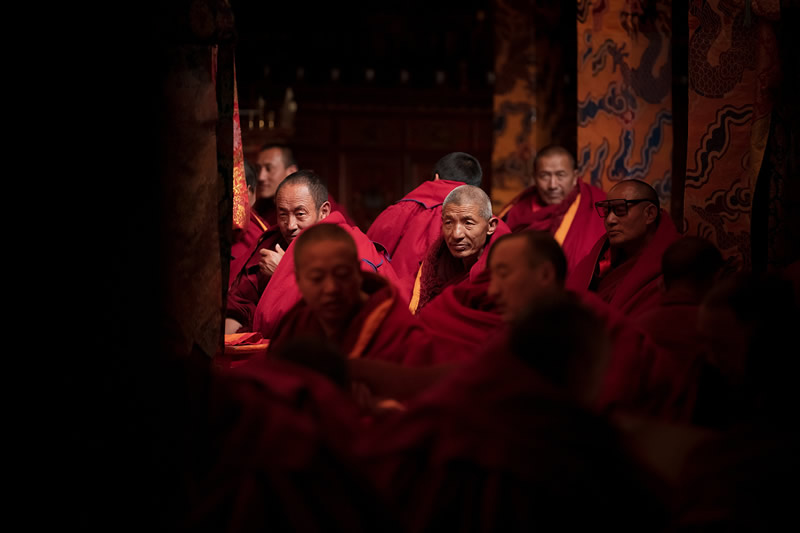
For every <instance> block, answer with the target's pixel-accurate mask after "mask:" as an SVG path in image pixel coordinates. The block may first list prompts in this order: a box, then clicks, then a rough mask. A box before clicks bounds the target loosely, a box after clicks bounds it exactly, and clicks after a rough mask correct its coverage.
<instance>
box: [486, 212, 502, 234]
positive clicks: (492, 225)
mask: <svg viewBox="0 0 800 533" xmlns="http://www.w3.org/2000/svg"><path fill="white" fill-rule="evenodd" d="M499 220H500V219H499V218H497V217H495V216H493V217H492V218H490V219H489V229H487V230H486V235H491V234H493V233H494V232H495V230H497V223H498V222H499Z"/></svg>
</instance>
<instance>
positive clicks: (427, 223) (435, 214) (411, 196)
mask: <svg viewBox="0 0 800 533" xmlns="http://www.w3.org/2000/svg"><path fill="white" fill-rule="evenodd" d="M461 185H464V183H462V182H460V181H451V180H436V181H426V182H425V183H423V184H422V185H420V186H419V187H417V188H416V189H414V190H413V191H411V192H410V193H408V194H407V195H405V196H404V197H403V198H402V199H400V200H398V201H397V202H395V203H394V204H392V205H390V206H389V207H387V208H386V209H384V210H383V212H381V214H379V215H378V217H377V218H376V219H375V221H374V222H373V223H372V225H371V226H370V227H369V230H367V236H368V237H369V238H370V239H372V240H373V241H375V242H377V243H378V244H380V245H381V246H383V247H384V248H386V251H387V252H388V254H389V256H390V257H391V258H392V267H393V268H394V270H395V272H396V273H397V277H398V278H399V279H400V290H401V293H402V294H411V289H412V287H413V286H414V279H415V278H416V276H417V271H418V270H419V264H420V263H421V262H422V260H423V259H424V257H425V254H426V253H427V251H428V249H429V248H430V246H431V244H433V242H434V241H435V240H436V239H437V238H439V236H440V235H441V233H442V203H443V202H444V199H445V197H447V195H448V194H450V192H451V191H452V190H453V189H455V188H456V187H460V186H461Z"/></svg>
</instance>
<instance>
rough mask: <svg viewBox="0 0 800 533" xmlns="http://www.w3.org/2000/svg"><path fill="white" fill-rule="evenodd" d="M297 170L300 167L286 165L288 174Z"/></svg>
mask: <svg viewBox="0 0 800 533" xmlns="http://www.w3.org/2000/svg"><path fill="white" fill-rule="evenodd" d="M298 170H300V169H299V168H297V165H289V166H288V167H286V175H287V176H289V175H290V174H294V173H295V172H297V171H298Z"/></svg>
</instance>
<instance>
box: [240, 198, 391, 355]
mask: <svg viewBox="0 0 800 533" xmlns="http://www.w3.org/2000/svg"><path fill="white" fill-rule="evenodd" d="M320 224H338V225H339V226H341V227H342V228H344V229H345V230H346V231H347V232H348V233H349V234H350V236H351V237H353V240H354V241H355V243H356V247H357V248H358V257H359V258H360V265H361V269H362V270H363V271H365V272H373V273H378V274H380V275H382V276H384V277H385V278H387V279H388V280H389V281H391V282H392V283H394V284H396V283H397V275H396V274H395V273H394V270H393V269H392V265H391V264H390V263H389V261H388V259H387V257H386V256H385V255H384V252H382V251H379V250H378V249H377V248H376V247H375V243H373V242H372V241H371V240H369V238H368V237H367V236H366V235H364V234H363V233H362V232H361V230H359V229H358V228H357V227H354V226H350V225H349V224H347V222H345V219H344V217H343V216H342V214H341V213H338V212H335V213H331V214H330V215H329V216H328V217H327V218H326V219H324V220H322V221H321V222H320ZM300 298H301V295H300V289H298V288H297V281H296V279H295V267H294V241H292V244H290V245H289V247H288V248H287V249H286V253H285V254H284V256H283V258H282V259H281V262H280V263H279V264H278V268H276V269H275V272H274V273H273V274H272V279H271V280H270V287H269V290H265V291H264V293H263V294H262V295H261V299H260V300H259V301H258V305H257V306H256V310H255V314H254V317H253V331H258V332H260V333H261V334H262V335H263V336H264V338H265V339H271V338H272V337H273V336H275V334H276V333H277V328H278V323H279V322H280V321H281V319H282V318H283V316H284V315H285V314H286V313H287V312H289V310H290V309H291V308H292V307H293V306H294V305H295V304H296V303H297V302H299V301H300Z"/></svg>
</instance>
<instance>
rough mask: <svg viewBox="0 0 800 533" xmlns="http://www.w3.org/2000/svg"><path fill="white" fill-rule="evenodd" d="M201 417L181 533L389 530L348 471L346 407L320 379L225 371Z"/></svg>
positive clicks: (278, 371) (292, 369)
mask: <svg viewBox="0 0 800 533" xmlns="http://www.w3.org/2000/svg"><path fill="white" fill-rule="evenodd" d="M208 411H209V424H208V428H207V431H206V435H205V436H204V437H205V438H202V439H200V440H199V443H200V444H201V446H198V447H197V448H201V449H202V450H203V453H201V454H198V459H197V460H196V462H195V464H196V465H197V466H199V468H198V469H197V471H198V473H199V475H196V476H195V482H194V486H193V490H192V491H191V494H190V498H189V499H188V505H187V512H186V513H184V521H183V523H182V524H181V525H182V528H181V529H180V530H181V531H261V530H276V531H378V530H381V531H383V530H384V528H389V530H395V529H394V528H393V526H392V525H391V522H390V521H389V520H388V516H387V514H386V512H385V510H383V508H382V503H381V502H380V501H379V500H377V499H376V497H375V493H374V490H373V489H372V487H371V486H370V485H369V484H368V483H367V482H366V479H365V478H363V477H361V476H360V475H359V474H358V473H357V470H356V468H354V465H353V460H352V458H351V452H350V450H351V449H352V440H353V437H354V436H355V435H357V434H358V431H357V430H358V427H359V420H358V412H357V410H356V407H355V404H354V403H353V402H352V400H351V399H350V398H349V397H348V396H347V394H346V393H344V392H342V391H340V390H338V389H336V388H335V387H334V386H333V385H332V384H331V383H330V382H328V381H327V380H326V379H325V378H323V377H321V376H319V375H316V374H315V373H314V372H312V371H310V370H308V369H305V368H302V367H300V366H297V365H293V364H291V363H288V362H285V361H276V360H270V361H263V362H262V364H261V365H258V366H257V367H248V368H247V369H246V370H244V369H243V368H239V369H234V370H227V371H224V372H221V373H220V374H219V375H218V376H217V377H216V378H215V380H214V383H213V386H212V396H211V397H210V398H209V399H208ZM329 491H330V492H329Z"/></svg>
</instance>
